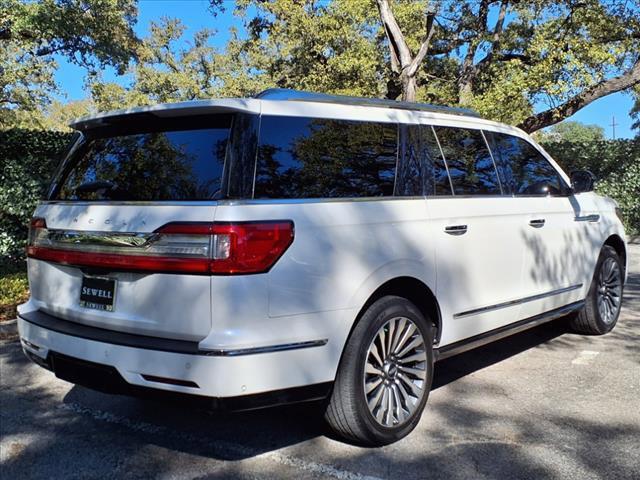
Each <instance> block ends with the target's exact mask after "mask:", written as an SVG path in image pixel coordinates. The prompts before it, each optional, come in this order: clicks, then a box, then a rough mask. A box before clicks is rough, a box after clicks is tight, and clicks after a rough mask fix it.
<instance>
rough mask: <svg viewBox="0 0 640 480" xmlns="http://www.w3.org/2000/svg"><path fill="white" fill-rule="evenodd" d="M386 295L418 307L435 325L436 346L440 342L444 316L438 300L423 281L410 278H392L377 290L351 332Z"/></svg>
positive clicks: (362, 309)
mask: <svg viewBox="0 0 640 480" xmlns="http://www.w3.org/2000/svg"><path fill="white" fill-rule="evenodd" d="M386 295H396V296H398V297H403V298H406V299H407V300H409V301H410V302H411V303H413V304H414V305H415V306H416V307H418V309H419V310H420V312H421V313H422V314H423V315H424V316H425V318H428V319H430V320H431V322H432V323H433V325H434V328H435V333H434V337H433V338H434V342H435V343H436V344H437V343H439V342H440V337H441V335H442V315H441V313H440V305H439V304H438V300H437V299H436V296H435V295H434V293H433V291H432V290H431V288H429V287H428V286H427V285H426V284H425V283H424V282H423V281H422V280H419V279H417V278H415V277H410V276H401V277H395V278H392V279H390V280H387V281H385V282H384V283H383V284H381V285H380V286H379V287H378V288H376V289H375V290H374V291H373V293H371V295H369V297H368V298H367V300H366V301H365V302H364V304H363V305H362V307H361V308H360V310H359V311H358V315H357V316H356V320H355V321H354V322H353V325H352V326H351V331H353V328H354V327H355V326H356V324H357V323H358V322H359V321H360V318H361V317H362V314H363V313H364V312H365V311H366V310H367V308H369V306H370V305H371V304H372V303H373V302H375V301H376V300H378V299H379V298H382V297H384V296H386ZM350 336H351V332H349V337H350Z"/></svg>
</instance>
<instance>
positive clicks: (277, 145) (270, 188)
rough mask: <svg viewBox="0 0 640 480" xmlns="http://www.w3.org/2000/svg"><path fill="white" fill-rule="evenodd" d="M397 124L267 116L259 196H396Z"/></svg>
mask: <svg viewBox="0 0 640 480" xmlns="http://www.w3.org/2000/svg"><path fill="white" fill-rule="evenodd" d="M397 137H398V128H397V125H395V124H382V123H369V122H353V121H346V120H330V119H322V118H304V117H276V116H264V117H262V123H261V126H260V141H259V144H258V165H257V170H256V179H255V188H254V197H255V198H348V197H380V196H391V195H393V188H394V182H395V171H396V163H397V149H398V148H397V144H398V139H397Z"/></svg>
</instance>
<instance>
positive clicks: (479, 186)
mask: <svg viewBox="0 0 640 480" xmlns="http://www.w3.org/2000/svg"><path fill="white" fill-rule="evenodd" d="M434 130H435V132H436V134H437V136H438V140H439V141H440V145H441V147H442V152H443V153H444V158H445V160H446V162H447V166H448V168H449V175H450V177H451V183H452V184H453V191H454V193H455V194H456V195H500V194H501V193H502V192H501V190H500V181H499V180H498V174H497V173H496V169H495V165H494V164H493V160H492V158H491V154H490V153H489V149H488V148H487V144H486V142H485V141H484V138H483V136H482V132H481V131H480V130H467V129H462V128H452V127H434Z"/></svg>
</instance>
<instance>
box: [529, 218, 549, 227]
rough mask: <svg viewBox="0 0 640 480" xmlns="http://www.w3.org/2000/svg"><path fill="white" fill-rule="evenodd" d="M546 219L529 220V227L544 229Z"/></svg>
mask: <svg viewBox="0 0 640 480" xmlns="http://www.w3.org/2000/svg"><path fill="white" fill-rule="evenodd" d="M544 222H545V220H544V218H536V219H534V220H529V225H531V226H532V227H535V228H540V227H544Z"/></svg>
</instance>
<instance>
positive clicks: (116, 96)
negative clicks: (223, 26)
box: [91, 18, 222, 110]
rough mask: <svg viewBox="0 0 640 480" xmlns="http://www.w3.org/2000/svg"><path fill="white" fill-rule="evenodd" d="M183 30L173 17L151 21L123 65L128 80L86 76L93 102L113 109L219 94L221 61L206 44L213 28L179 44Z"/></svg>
mask: <svg viewBox="0 0 640 480" xmlns="http://www.w3.org/2000/svg"><path fill="white" fill-rule="evenodd" d="M184 30H185V26H184V25H183V24H182V23H181V22H180V21H179V20H176V19H170V18H162V19H160V21H159V22H151V27H150V34H149V36H148V37H147V38H145V39H143V40H142V41H141V42H140V44H139V46H138V47H137V49H136V60H135V62H134V63H133V64H132V65H131V67H130V68H129V69H128V74H129V75H130V77H131V78H132V80H131V82H130V84H129V85H126V86H122V85H121V84H119V83H115V82H106V83H105V82H102V81H101V79H100V77H99V76H98V77H96V78H95V79H94V80H93V81H92V84H91V90H92V96H93V99H94V101H95V102H96V104H97V105H98V107H99V108H100V109H101V110H113V109H118V108H123V107H127V106H136V105H148V104H152V103H164V102H175V101H184V100H194V99H196V98H211V97H218V96H220V95H221V93H222V92H221V90H220V86H221V80H220V76H221V71H220V69H221V64H222V62H220V54H219V52H218V51H217V50H216V49H215V48H213V47H211V46H210V45H209V39H210V38H211V37H212V36H213V35H214V34H215V32H214V31H212V30H208V29H205V30H201V31H199V32H196V34H195V35H194V37H193V39H192V41H190V42H189V45H188V46H187V47H179V46H178V41H179V40H180V39H181V38H182V36H183V34H184Z"/></svg>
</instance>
